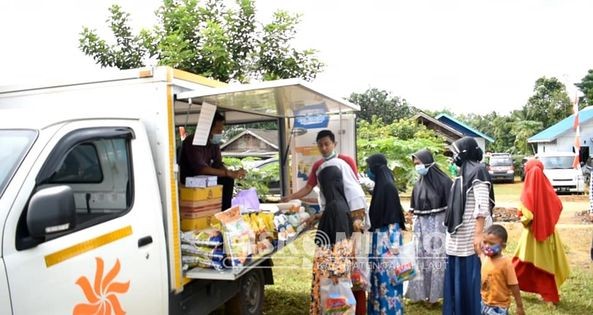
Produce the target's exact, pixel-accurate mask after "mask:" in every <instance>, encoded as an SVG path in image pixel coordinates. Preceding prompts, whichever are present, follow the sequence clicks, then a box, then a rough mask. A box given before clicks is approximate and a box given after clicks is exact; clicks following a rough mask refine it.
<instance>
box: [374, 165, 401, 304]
mask: <svg viewBox="0 0 593 315" xmlns="http://www.w3.org/2000/svg"><path fill="white" fill-rule="evenodd" d="M367 174H368V175H369V178H370V179H372V180H373V181H375V187H374V188H373V199H372V200H371V207H370V209H369V217H370V221H371V232H372V243H371V244H372V245H371V252H370V253H369V264H370V282H371V291H370V293H369V297H368V303H367V312H368V314H369V315H372V314H383V313H387V314H399V313H400V312H401V313H403V306H404V304H403V301H402V294H403V285H402V284H399V285H395V283H394V282H393V281H392V279H390V277H389V275H388V273H387V270H386V269H385V268H384V261H386V260H385V258H386V257H389V256H392V255H397V253H398V248H399V246H401V245H402V244H403V241H402V236H401V233H400V230H405V221H404V214H403V210H402V206H401V204H400V201H399V194H398V192H397V188H396V187H395V182H394V180H393V174H392V173H391V170H390V169H389V168H388V167H387V159H386V158H385V156H384V155H383V154H374V155H372V156H370V157H369V158H368V159H367Z"/></svg>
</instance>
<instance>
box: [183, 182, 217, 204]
mask: <svg viewBox="0 0 593 315" xmlns="http://www.w3.org/2000/svg"><path fill="white" fill-rule="evenodd" d="M180 195H181V201H182V202H183V201H190V202H191V201H202V200H209V199H221V198H222V185H216V186H212V187H203V188H191V187H185V186H181V194H180Z"/></svg>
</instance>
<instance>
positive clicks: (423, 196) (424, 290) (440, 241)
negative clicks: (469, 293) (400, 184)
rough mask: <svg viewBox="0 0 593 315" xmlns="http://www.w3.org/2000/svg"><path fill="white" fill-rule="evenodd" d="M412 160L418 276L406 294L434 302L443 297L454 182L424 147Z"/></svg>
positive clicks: (415, 298) (412, 200)
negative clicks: (415, 177) (446, 221)
mask: <svg viewBox="0 0 593 315" xmlns="http://www.w3.org/2000/svg"><path fill="white" fill-rule="evenodd" d="M412 161H413V163H414V165H415V168H416V172H417V173H418V175H419V177H418V181H417V182H416V185H414V189H413V190H412V199H411V201H410V212H412V213H413V214H414V225H413V226H414V227H413V232H414V243H415V246H416V257H417V259H416V263H417V266H418V269H417V272H418V273H417V275H418V276H417V277H415V278H414V279H412V280H411V281H410V283H409V285H408V291H407V292H406V297H407V298H409V299H410V300H411V301H412V302H419V301H426V302H427V303H429V304H434V303H436V302H437V301H438V300H439V299H441V298H443V284H444V280H445V262H446V258H447V256H446V253H445V226H444V225H443V222H444V219H445V209H447V200H448V197H449V192H450V190H451V185H452V184H453V181H452V180H451V178H449V176H447V175H446V174H445V173H444V172H443V171H442V170H441V169H440V168H439V166H438V165H437V164H436V163H435V161H434V158H433V156H432V154H431V153H430V151H428V150H426V149H422V150H420V151H418V152H416V153H414V154H413V155H412Z"/></svg>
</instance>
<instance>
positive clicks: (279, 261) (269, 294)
mask: <svg viewBox="0 0 593 315" xmlns="http://www.w3.org/2000/svg"><path fill="white" fill-rule="evenodd" d="M494 189H495V196H496V201H497V206H505V207H516V206H517V204H518V202H519V195H520V193H521V189H522V183H521V182H519V181H516V182H515V183H514V184H496V185H495V187H494ZM561 199H562V200H563V205H564V210H563V213H562V216H561V218H560V222H559V224H558V225H557V229H558V231H559V233H560V236H561V238H562V240H563V242H564V249H565V251H566V254H567V257H568V260H569V263H570V267H571V275H570V278H569V279H568V280H567V281H566V282H565V283H564V285H562V287H561V288H560V290H561V292H560V303H559V304H558V305H557V306H556V307H553V308H550V307H548V306H547V305H546V304H545V303H543V302H542V301H540V300H539V298H538V297H537V296H536V295H534V294H529V293H522V297H523V303H524V305H525V312H526V313H527V314H575V315H576V314H579V315H580V314H593V299H592V298H593V267H592V262H591V260H590V257H589V250H590V248H591V238H592V235H593V225H591V224H584V223H582V222H581V220H580V219H579V218H578V217H577V216H576V214H577V213H578V212H580V211H583V210H586V209H588V208H589V204H588V196H561ZM408 204H409V199H408V198H405V197H403V198H402V205H403V206H404V207H405V208H407V205H408ZM502 224H503V225H504V226H505V227H506V228H507V230H508V232H509V242H508V246H507V249H506V250H505V254H506V255H512V253H513V251H514V250H515V248H516V246H517V243H516V240H517V239H518V238H519V235H520V233H521V229H522V226H521V224H520V223H518V222H508V223H502ZM406 238H407V239H409V235H407V237H406ZM291 245H292V246H290V247H289V248H285V249H283V250H281V251H279V252H278V253H277V254H276V255H275V256H274V263H275V267H274V280H275V284H274V285H271V286H267V287H266V290H265V306H264V314H270V315H271V314H286V315H290V314H295V315H297V314H298V315H301V314H308V311H309V303H310V298H309V290H310V286H311V259H310V255H311V253H312V252H313V249H314V247H313V243H312V240H311V238H310V237H303V238H301V239H299V240H297V241H296V242H294V243H293V244H291ZM513 311H514V306H511V314H513ZM405 312H406V314H441V309H440V307H436V308H432V309H431V308H426V307H424V305H421V304H411V303H408V302H407V301H406V305H405Z"/></svg>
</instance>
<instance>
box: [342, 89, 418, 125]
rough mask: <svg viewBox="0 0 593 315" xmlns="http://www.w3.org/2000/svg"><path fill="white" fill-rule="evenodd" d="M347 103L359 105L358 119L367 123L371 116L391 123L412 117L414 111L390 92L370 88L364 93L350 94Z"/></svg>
mask: <svg viewBox="0 0 593 315" xmlns="http://www.w3.org/2000/svg"><path fill="white" fill-rule="evenodd" d="M349 101H350V102H352V103H354V104H358V105H360V112H359V113H358V117H359V118H360V119H363V120H366V121H368V122H371V121H372V117H373V116H377V117H381V118H382V120H383V121H384V122H387V123H391V122H394V121H398V120H400V119H403V118H408V117H410V116H412V115H413V114H414V113H415V112H416V109H415V108H413V107H411V106H410V105H408V102H407V101H406V100H405V99H403V98H400V97H398V96H393V95H391V93H390V92H388V91H385V90H379V89H376V88H371V89H368V90H366V91H365V92H364V93H361V94H359V93H352V94H350V98H349Z"/></svg>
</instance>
